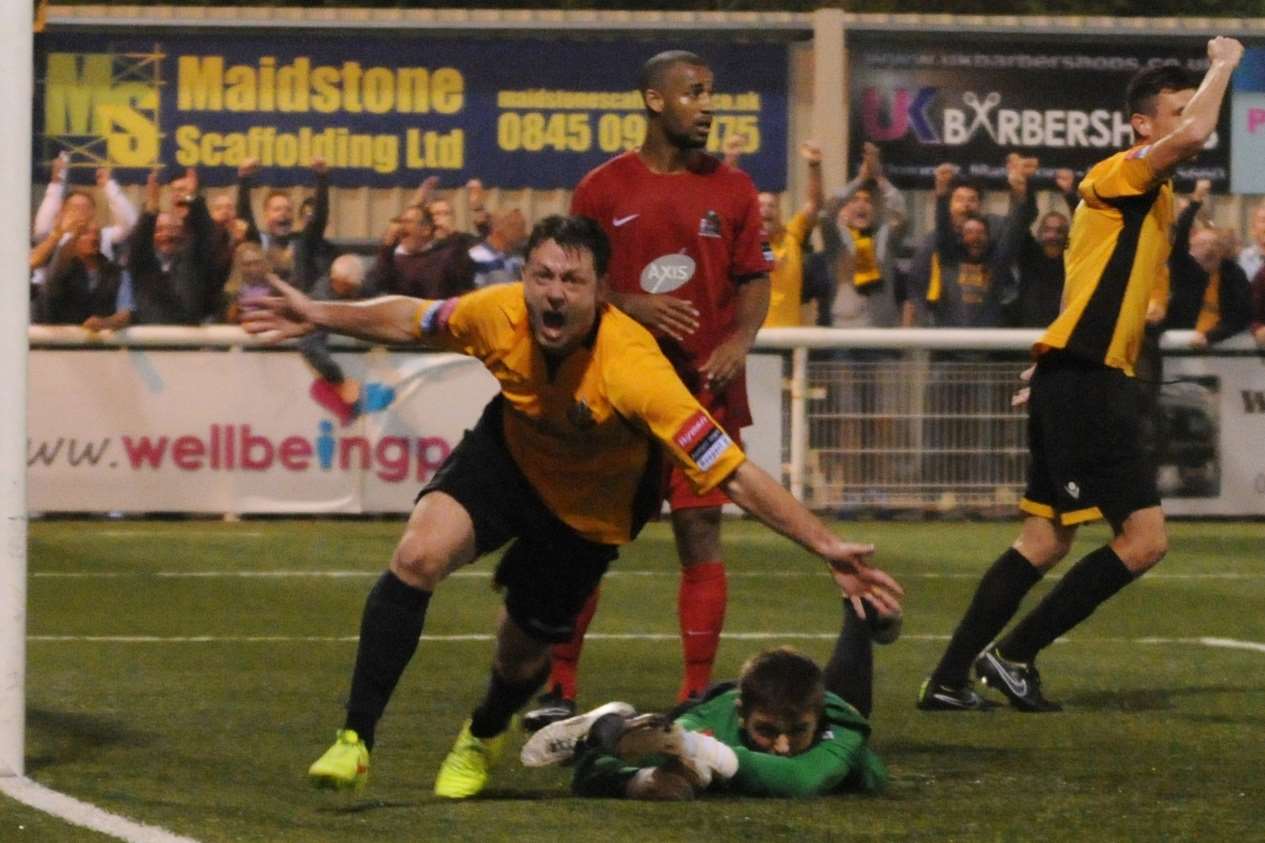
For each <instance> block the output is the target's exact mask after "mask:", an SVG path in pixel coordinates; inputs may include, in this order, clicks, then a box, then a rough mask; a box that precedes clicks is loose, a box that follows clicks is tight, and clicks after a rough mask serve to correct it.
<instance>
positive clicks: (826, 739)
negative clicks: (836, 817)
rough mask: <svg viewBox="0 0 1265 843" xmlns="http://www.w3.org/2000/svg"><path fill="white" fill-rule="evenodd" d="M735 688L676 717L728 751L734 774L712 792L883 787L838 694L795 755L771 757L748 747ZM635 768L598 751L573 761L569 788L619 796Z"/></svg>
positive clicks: (864, 727) (854, 718) (855, 717)
mask: <svg viewBox="0 0 1265 843" xmlns="http://www.w3.org/2000/svg"><path fill="white" fill-rule="evenodd" d="M737 700H738V691H737V689H733V690H729V691H723V692H721V693H718V694H715V695H713V696H710V697H708V698H707V699H706V700H704V701H703V702H700V703H698V704H697V705H695V706H693V707H692V708H690V709H688V710H687V711H686V712H684V713H683V714H681V715H680V716H679V717H677V720H676V722H677V723H679V724H681V726H682V727H684V728H686V729H689V730H690V731H692V732H702V733H704V734H708V735H711V736H712V737H714V738H716V740H718V741H720V742H721V743H724V744H726V745H727V746H729V747H730V748H732V749H733V751H734V754H735V755H737V756H738V772H737V773H736V774H735V775H734V777H733V778H732V779H730V780H729V781H727V782H721V781H719V780H717V781H714V782H713V783H712V789H713V790H724V791H727V792H729V793H737V794H743V795H747V796H818V795H821V794H824V793H832V792H838V791H859V792H865V793H872V792H875V791H878V790H881V789H882V788H883V786H884V785H885V784H886V783H887V769H886V768H885V767H884V766H883V762H882V761H880V760H879V757H878V756H877V755H875V754H874V752H873V751H872V750H871V749H870V748H869V746H868V743H867V742H868V740H869V736H870V724H869V723H868V722H867V721H866V719H865V718H864V717H862V716H861V714H860V713H859V712H858V711H857V710H856V709H855V708H853V707H852V706H850V705H848V704H847V703H846V702H844V701H843V700H842V699H840V698H839V697H838V696H836V695H834V694H832V693H830V692H827V693H826V711H825V717H824V718H823V723H822V729H821V731H820V733H819V734H818V736H817V739H816V741H814V743H813V745H812V746H811V747H810V748H809V749H807V750H805V751H804V752H801V753H800V754H799V755H793V756H790V757H785V756H780V755H773V754H770V753H767V752H760V751H758V750H754V749H751V748H749V747H748V746H747V745H746V743H745V741H744V740H743V731H742V724H741V722H740V721H739V719H738V706H737ZM637 769H638V768H637V767H632V766H628V765H626V764H625V763H624V762H623V761H621V760H620V759H618V758H616V757H614V756H612V755H606V754H605V753H602V752H588V753H584V754H583V755H582V756H581V757H580V758H578V759H577V764H576V770H575V776H574V778H573V780H572V789H573V790H574V791H575V792H576V793H577V794H579V795H581V796H622V795H623V793H624V786H625V785H626V784H627V782H628V780H629V779H630V778H632V777H633V775H635V774H636V772H637Z"/></svg>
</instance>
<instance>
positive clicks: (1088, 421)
mask: <svg viewBox="0 0 1265 843" xmlns="http://www.w3.org/2000/svg"><path fill="white" fill-rule="evenodd" d="M1141 400H1142V395H1141V394H1140V387H1139V385H1138V383H1137V381H1136V380H1134V379H1133V378H1131V377H1129V376H1128V375H1126V374H1125V373H1124V372H1122V371H1120V370H1119V369H1113V368H1109V367H1106V366H1103V365H1100V364H1093V363H1085V362H1082V361H1078V360H1076V359H1075V358H1069V357H1067V356H1066V355H1063V354H1059V353H1057V352H1053V353H1047V354H1046V355H1045V356H1043V357H1042V359H1041V361H1040V362H1039V363H1038V364H1037V370H1036V373H1035V374H1034V375H1033V378H1032V392H1031V395H1030V396H1029V399H1028V451H1029V454H1030V455H1031V461H1030V463H1029V465H1028V487H1027V489H1026V490H1025V492H1024V496H1023V500H1022V501H1021V502H1020V504H1019V508H1020V509H1021V510H1023V511H1024V512H1026V513H1028V514H1030V515H1036V516H1039V517H1042V518H1049V519H1050V520H1052V521H1056V522H1057V523H1060V524H1064V525H1069V526H1070V525H1073V524H1080V523H1083V522H1086V521H1093V520H1096V519H1098V518H1106V519H1107V521H1108V522H1109V523H1110V524H1111V525H1112V527H1113V528H1115V529H1117V530H1119V529H1120V525H1121V524H1123V523H1124V520H1125V519H1126V518H1128V517H1129V516H1130V515H1131V514H1133V513H1134V512H1137V511H1138V510H1140V509H1146V508H1148V507H1152V506H1159V503H1160V496H1159V492H1158V490H1157V488H1156V485H1155V465H1154V462H1153V460H1152V458H1151V456H1150V455H1149V454H1148V453H1147V452H1146V450H1145V449H1144V447H1143V443H1142V435H1141V425H1140V413H1141V406H1142V404H1141Z"/></svg>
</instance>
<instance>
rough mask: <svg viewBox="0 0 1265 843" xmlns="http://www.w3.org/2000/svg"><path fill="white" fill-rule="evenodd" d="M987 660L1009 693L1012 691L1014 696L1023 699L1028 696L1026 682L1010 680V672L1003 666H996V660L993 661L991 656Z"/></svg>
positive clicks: (1024, 680)
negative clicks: (995, 669)
mask: <svg viewBox="0 0 1265 843" xmlns="http://www.w3.org/2000/svg"><path fill="white" fill-rule="evenodd" d="M988 660H989V661H991V662H992V663H993V666H994V667H995V668H997V675H998V676H1000V677H1001V681H1003V682H1005V683H1006V687H1007V688H1009V689H1010V690H1011V691H1013V692H1014V693H1015V694H1016V695H1018V696H1020V697H1025V696H1027V695H1028V680H1026V679H1020V680H1019V681H1018V682H1016V681H1014V680H1013V679H1011V678H1010V672H1009V671H1007V670H1006V668H1005V667H1004V666H1002V665H1000V664H998V663H997V661H996V659H994V658H993V657H992V656H989V658H988Z"/></svg>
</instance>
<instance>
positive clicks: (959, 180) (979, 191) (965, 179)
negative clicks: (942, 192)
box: [949, 175, 984, 199]
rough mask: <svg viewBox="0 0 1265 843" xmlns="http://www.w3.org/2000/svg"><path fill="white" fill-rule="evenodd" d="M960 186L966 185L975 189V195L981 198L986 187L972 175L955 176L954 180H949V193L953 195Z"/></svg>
mask: <svg viewBox="0 0 1265 843" xmlns="http://www.w3.org/2000/svg"><path fill="white" fill-rule="evenodd" d="M959 187H965V188H966V189H967V190H974V191H975V195H976V196H978V197H980V198H981V199H982V198H983V197H984V187H983V186H982V185H981V184H980V183H979V182H978V181H976V180H975V179H973V178H971V177H970V176H962V175H958V176H954V177H953V181H951V182H949V195H950V196H952V195H953V191H955V190H957V189H958V188H959Z"/></svg>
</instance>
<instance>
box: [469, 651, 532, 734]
mask: <svg viewBox="0 0 1265 843" xmlns="http://www.w3.org/2000/svg"><path fill="white" fill-rule="evenodd" d="M548 678H549V667H548V665H546V666H545V668H544V669H543V670H541V671H540V672H539V673H538V674H536V675H535V676H533V677H531V678H530V679H528V680H526V681H524V682H509V681H507V680H505V679H502V678H501V677H500V675H499V674H497V672H496V669H495V668H493V670H492V679H491V680H490V681H489V682H488V692H487V693H486V694H485V695H484V697H483V702H481V703H479V707H478V708H476V709H475V710H474V714H473V715H472V716H471V718H470V734H472V735H474V736H475V737H476V738H492V737H496V736H497V735H499V734H501V732H504V731H505V730H506V728H508V727H509V724H510V718H511V717H513V716H514V712H516V711H518V710H519V709H520V708H522V707H523V706H524V705H526V704H527V701H528V700H530V699H531V698H532V695H533V694H535V693H536V692H537V691H539V690H540V687H541V686H542V685H544V684H545V680H546V679H548Z"/></svg>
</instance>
